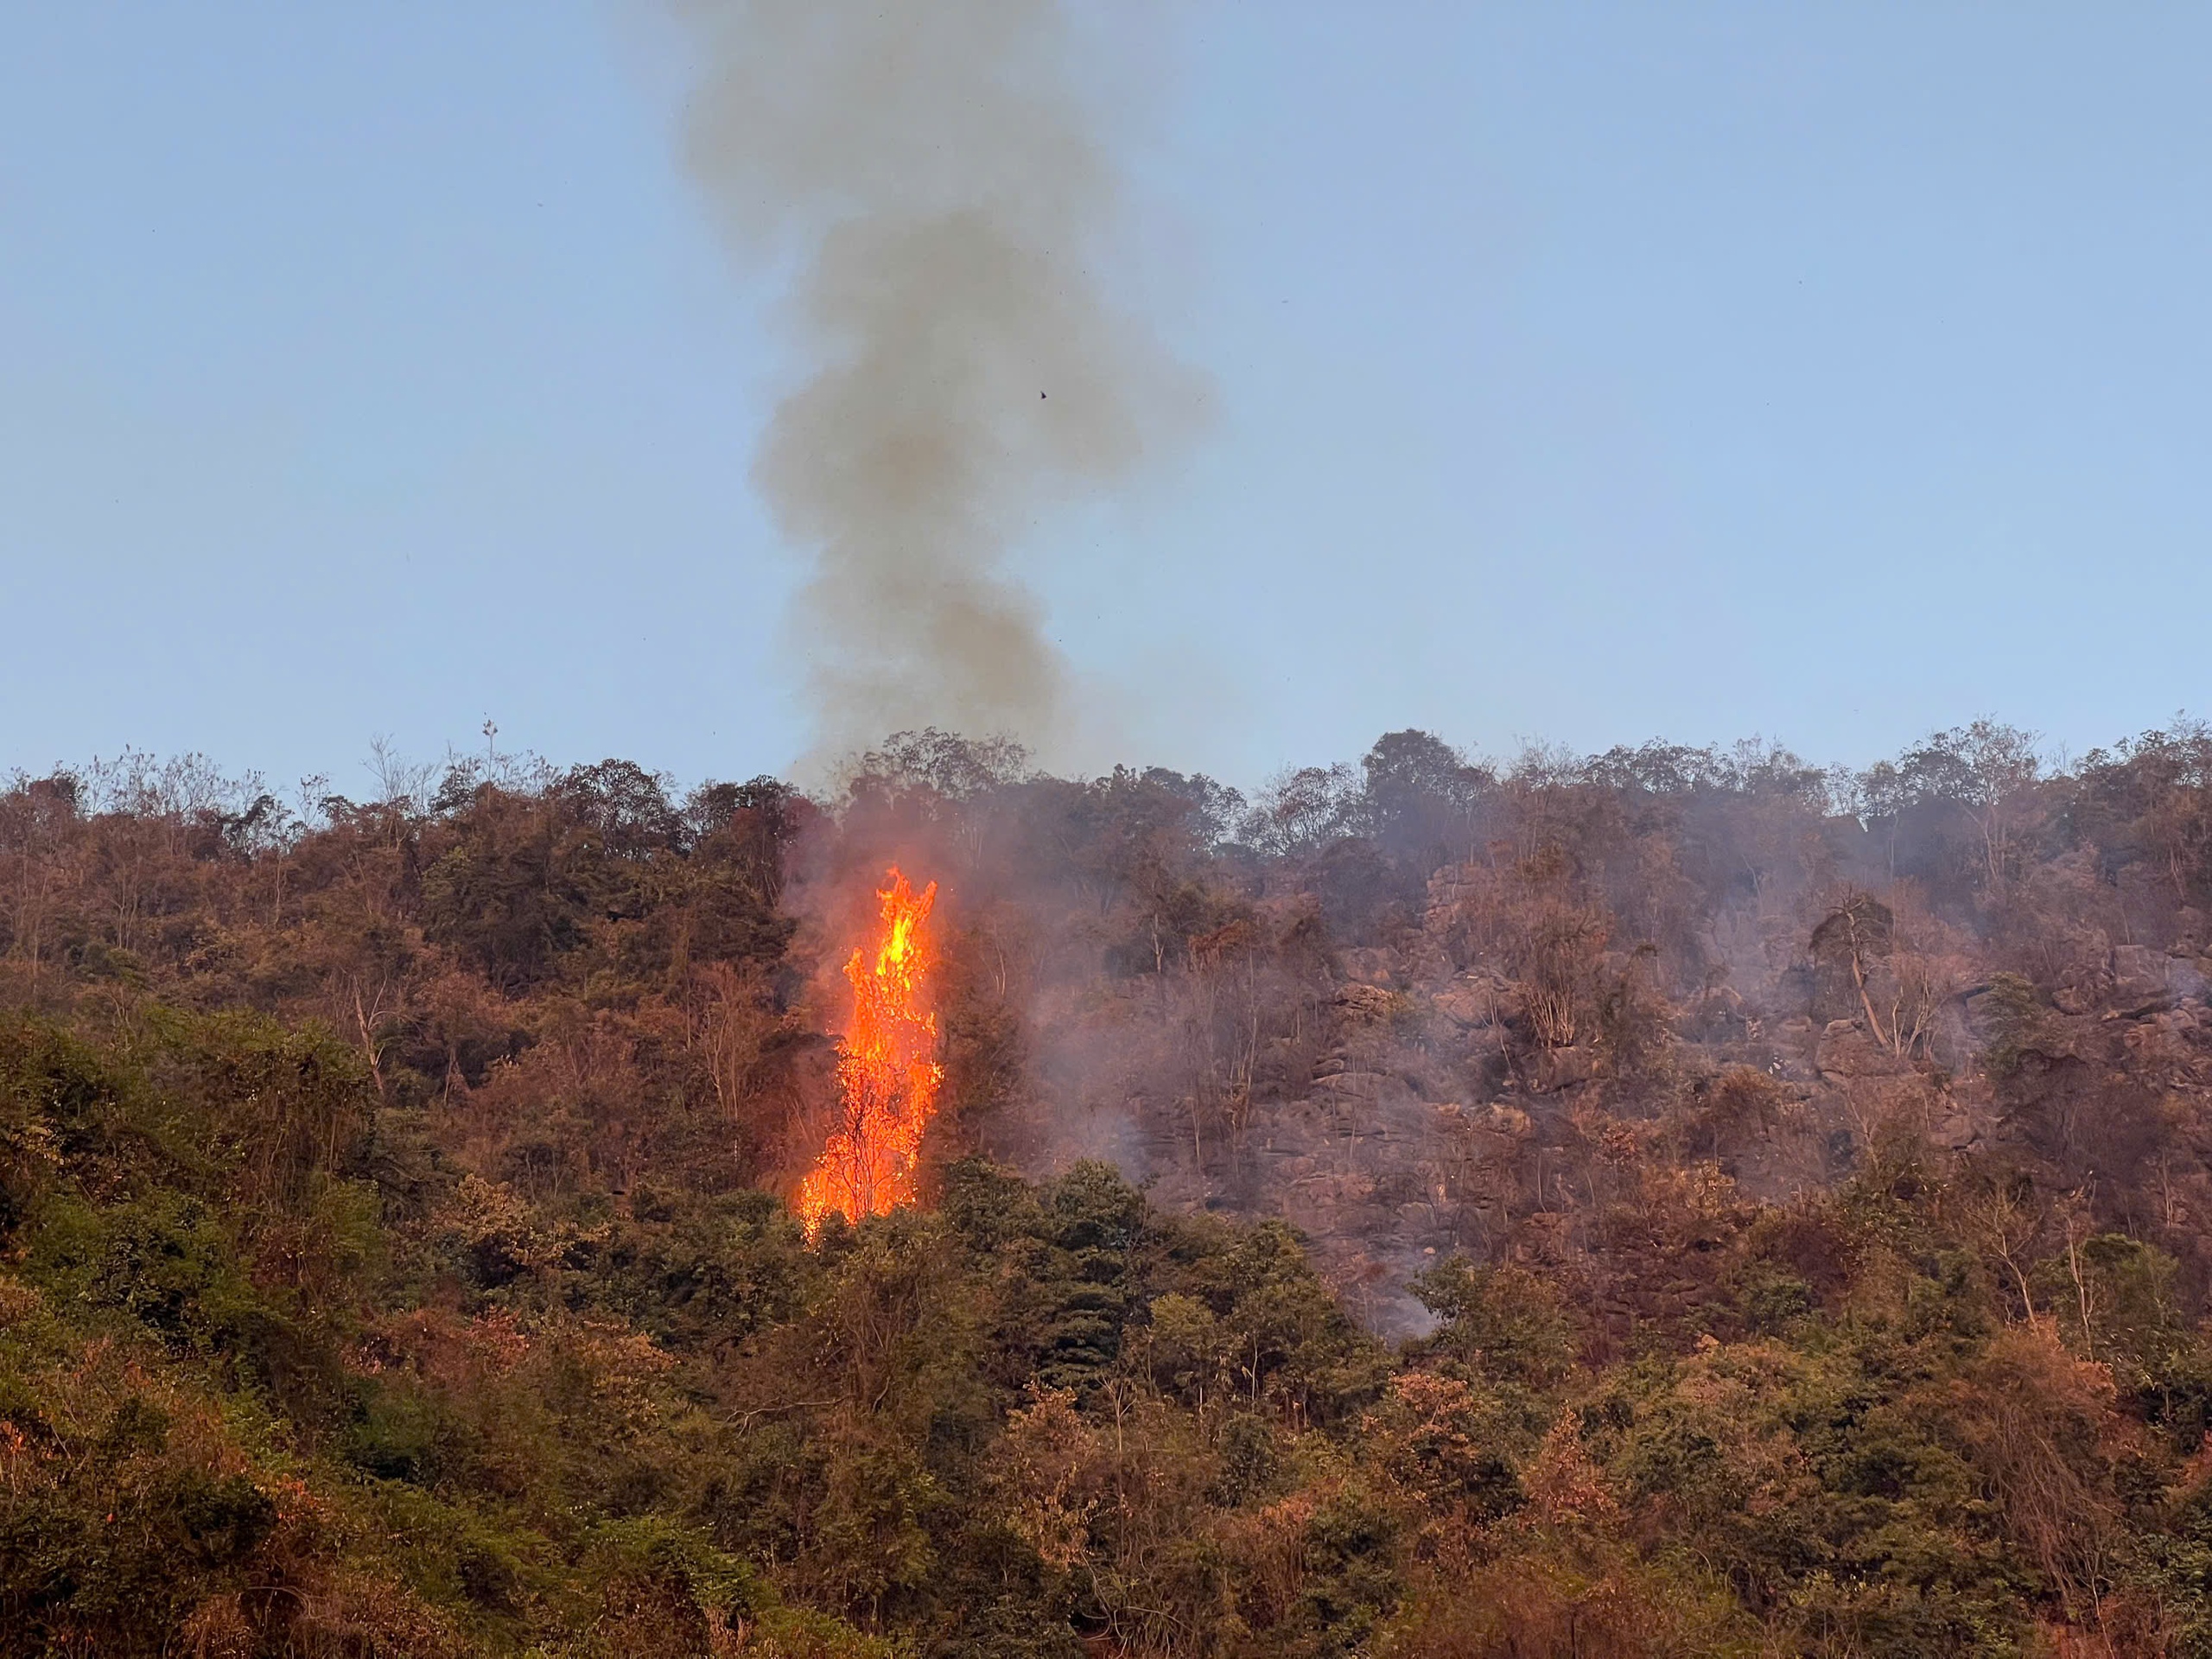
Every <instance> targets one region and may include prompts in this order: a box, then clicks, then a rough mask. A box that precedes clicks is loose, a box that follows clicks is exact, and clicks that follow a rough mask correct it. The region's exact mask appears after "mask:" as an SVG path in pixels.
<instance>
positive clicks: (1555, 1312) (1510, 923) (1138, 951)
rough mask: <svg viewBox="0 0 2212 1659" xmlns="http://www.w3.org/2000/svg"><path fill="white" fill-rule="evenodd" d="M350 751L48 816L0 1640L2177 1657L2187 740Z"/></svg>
mask: <svg viewBox="0 0 2212 1659" xmlns="http://www.w3.org/2000/svg"><path fill="white" fill-rule="evenodd" d="M378 760H379V764H380V773H379V783H378V798H377V799H374V800H371V801H365V802H364V801H355V800H352V799H348V798H342V797H340V796H339V795H336V794H333V793H329V792H328V791H327V785H325V786H322V787H321V788H320V789H317V790H311V791H308V798H302V799H300V800H296V801H287V800H285V799H283V798H280V797H279V796H278V795H277V793H276V792H274V791H268V790H266V789H264V788H263V787H261V786H260V785H258V784H257V783H256V782H254V781H252V780H247V781H246V782H244V783H240V782H239V781H238V780H234V779H226V778H224V777H223V776H221V775H220V774H219V772H217V771H216V770H215V769H214V768H213V767H212V766H209V765H207V763H206V762H204V761H201V760H197V759H188V760H180V761H175V762H170V763H156V762H153V761H150V760H144V759H143V758H136V757H134V758H130V759H129V760H126V761H124V763H122V764H119V765H107V766H90V767H86V768H82V769H79V770H78V771H75V772H56V773H54V774H52V775H50V776H46V777H41V778H31V777H19V778H17V779H16V780H15V781H14V783H13V784H12V785H11V786H10V788H9V789H8V790H7V791H6V792H5V793H4V794H3V795H0V1001H4V1012H0V1464H4V1479H5V1484H4V1487H0V1650H6V1651H11V1652H13V1651H21V1652H40V1651H48V1650H79V1651H98V1652H102V1653H124V1654H127V1653H135V1652H144V1653H149V1654H153V1653H159V1652H164V1651H168V1652H175V1651H178V1650H187V1651H198V1652H207V1653H217V1652H220V1653H238V1654H247V1653H258V1652H266V1653H278V1652H294V1653H366V1652H375V1653H380V1654H383V1653H410V1654H411V1653H423V1654H434V1653H435V1654H458V1653H464V1652H470V1653H474V1652H484V1653H499V1652H518V1653H519V1652H546V1653H578V1654H584V1653H605V1654H623V1653H638V1652H648V1651H649V1652H654V1653H702V1654H707V1653H715V1654H724V1653H740V1652H747V1653H758V1654H790V1655H834V1654H852V1655H862V1654H868V1655H873V1654H883V1655H890V1654H893V1653H916V1654H923V1653H926V1654H944V1655H954V1654H970V1653H990V1654H999V1655H1008V1656H1014V1655H1065V1656H1068V1659H1074V1656H1076V1655H1077V1654H1080V1653H1084V1652H1090V1653H1123V1654H1130V1655H1163V1656H1165V1655H1202V1654H1203V1655H1276V1654H1286V1655H1316V1656H1319V1655H1352V1654H1376V1655H1398V1656H1427V1655H1438V1656H1444V1655H1452V1656H1459V1655H1495V1656H1500V1659H1503V1656H1509V1655H1511V1656H1529V1655H1559V1656H1567V1655H1572V1654H1586V1653H1597V1652H1604V1653H1609V1654H1614V1653H1618V1654H1645V1655H1683V1656H1688V1655H1706V1654H1714V1655H1719V1654H1744V1655H1751V1654H1767V1653H1804V1654H1818V1655H1838V1656H1840V1655H1846V1654H1850V1655H1870V1654H1879V1655H1897V1656H1904V1655H1919V1654H1928V1653H1957V1654H1977V1655H1992V1656H1995V1655H2012V1654H2020V1653H2029V1652H2039V1651H2051V1652H2072V1653H2077V1654H2089V1653H2094V1654H2113V1655H2119V1654H2152V1653H2158V1654H2173V1655H2186V1654H2197V1653H2204V1652H2208V1651H2212V1565H2208V1563H2212V1556H2209V1555H2208V1554H2207V1553H2206V1552H2207V1548H2208V1539H2212V1532H2208V1530H2207V1529H2208V1522H2207V1519H2206V1517H2207V1516H2208V1514H2212V1509H2208V1505H2212V1486H2208V1485H2207V1472H2206V1462H2205V1459H2204V1458H2203V1456H2202V1449H2203V1447H2204V1446H2206V1445H2207V1444H2208V1441H2207V1438H2206V1436H2207V1432H2208V1429H2212V1338H2208V1336H2207V1334H2206V1332H2205V1329H2204V1325H2203V1319H2204V1314H2205V1312H2206V1298H2207V1294H2208V1290H2209V1289H2212V1252H2208V1246H2207V1243H2206V1239H2207V1232H2206V1228H2205V1225H2204V1221H2205V1217H2206V1216H2207V1215H2208V1213H2212V1011H2208V1008H2207V1001H2206V983H2207V976H2208V973H2212V931H2208V924H2207V915H2208V912H2212V736H2208V734H2206V732H2205V731H2204V730H2203V729H2202V728H2199V727H2197V726H2195V725H2193V724H2190V723H2187V722H2179V723H2177V724H2176V725H2174V726H2173V727H2171V728H2168V729H2165V730H2163V731H2158V732H2152V733H2147V734H2144V735H2142V736H2141V737H2139V738H2137V739H2135V740H2133V741H2129V742H2127V743H2125V744H2121V745H2119V746H2116V747H2113V748H2111V749H2109V750H2106V751H2101V752H2098V753H2092V754H2090V755H2088V756H2086V757H2084V758H2083V759H2082V760H2080V761H2079V762H2077V763H2075V764H2074V765H2072V766H2068V767H2065V768H2063V769H2053V768H2051V767H2050V766H2048V765H2046V764H2045V763H2044V762H2043V761H2042V760H2040V759H2039V757H2038V755H2037V750H2036V747H2035V746H2034V744H2033V743H2032V741H2030V740H2029V739H2027V738H2026V737H2024V735H2023V734H2020V733H2018V732H2015V731H2012V730H2010V729H2008V728H2004V727H2001V726H1998V725H1995V724H1993V723H1990V722H1980V723H1977V724H1975V725H1974V726H1971V727H1967V728H1961V729H1959V730H1955V731H1951V732H1947V733H1942V734H1936V735H1935V736H1933V737H1931V738H1930V739H1929V740H1928V741H1925V742H1923V743H1922V744H1920V745H1918V746H1916V747H1914V748H1913V749H1911V750H1910V751H1909V752H1908V753H1904V754H1903V755H1901V756H1899V757H1898V758H1897V760H1894V761H1891V762H1888V763H1885V764H1883V765H1879V766H1875V767H1872V768H1871V769H1869V770H1868V771H1866V772H1863V773H1859V774H1852V775H1846V774H1840V773H1834V772H1822V771H1821V770H1818V769H1815V768H1813V767H1810V766H1806V765H1804V764H1803V763H1802V762H1801V761H1799V760H1797V759H1796V757H1794V756H1792V755H1791V754H1789V753H1788V752H1787V751H1785V750H1782V749H1780V748H1777V747H1773V746H1770V745H1763V744H1746V745H1743V746H1740V747H1736V748H1734V749H1729V750H1715V749H1691V748H1684V747H1670V746H1666V745H1662V744H1652V745H1647V746H1645V747H1642V748H1639V749H1634V750H1626V749H1624V750H1615V751H1612V752H1610V753H1604V754H1599V755H1593V756H1572V755H1567V754H1562V753H1541V752H1538V753H1529V754H1525V755H1522V756H1521V757H1519V758H1518V759H1516V760H1482V759H1478V758H1471V757H1468V756H1465V755H1463V754H1461V753H1459V752H1457V751H1455V750H1453V749H1452V747H1449V746H1448V745H1446V744H1445V743H1443V742H1442V741H1439V740H1437V739H1435V738H1433V737H1432V736H1429V735H1427V734H1423V733H1421V732H1415V731H1406V732H1398V733H1394V734H1388V735H1386V736H1384V737H1383V738H1382V739H1381V740H1379V741H1377V742H1376V744H1375V745H1374V746H1373V747H1372V748H1371V749H1370V751H1369V752H1368V753H1366V754H1365V755H1364V756H1363V757H1362V758H1361V759H1360V760H1358V761H1357V762H1352V763H1347V764H1344V765H1338V766H1320V767H1313V768H1308V769H1305V770H1300V771H1294V772H1288V773H1287V774H1285V775H1283V776H1282V777H1281V778H1280V779H1277V780H1275V781H1274V783H1273V784H1271V785H1269V786H1268V788H1267V789H1265V790H1264V791H1259V792H1258V793H1257V794H1256V795H1255V796H1253V797H1251V798H1246V797H1244V796H1242V795H1240V794H1239V793H1238V792H1236V791H1233V790H1230V789H1227V788H1225V787H1224V786H1222V785H1218V784H1216V783H1214V782H1212V781H1211V780H1209V779H1204V778H1198V777H1192V776H1188V775H1184V774H1179V773H1176V772H1169V771H1165V770H1160V769H1157V768H1154V769H1145V770H1139V769H1126V768H1125V769H1117V770H1115V771H1113V772H1109V773H1107V774H1105V775H1103V776H1099V777H1095V778H1090V779H1068V778H1062V777H1056V776H1052V775H1050V774H1047V773H1043V772H1037V771H1035V770H1034V769H1033V767H1032V766H1031V764H1030V763H1029V761H1028V760H1027V756H1026V755H1025V753H1023V752H1022V751H1021V750H1020V748H1019V747H1016V746H1014V745H1011V744H1008V743H1005V742H995V743H994V742H981V741H966V740H963V739H961V738H957V737H954V736H951V735H948V734H944V733H942V732H938V731H923V732H918V733H912V734H904V735H901V736H899V737H897V738H894V739H893V740H891V741H887V742H886V743H884V744H882V745H880V747H877V748H875V749H874V750H873V751H871V752H869V753H867V754H866V755H865V756H864V758H863V759H862V760H861V762H860V763H859V765H858V766H857V767H856V769H855V772H853V774H852V775H851V776H850V778H849V780H848V783H847V785H846V786H845V787H844V788H843V789H842V791H840V793H839V794H838V795H837V796H836V797H835V798H822V799H817V798H809V797H807V796H805V795H804V794H801V793H799V792H798V791H794V790H793V789H791V788H790V787H789V786H787V785H782V784H779V783H777V782H775V781H773V780H770V779H758V780H754V781H753V782H751V783H747V784H711V783H710V784H707V785H701V786H699V787H697V788H696V789H693V790H690V791H688V792H679V791H676V790H675V789H674V788H673V787H672V786H671V785H670V784H669V782H668V781H667V780H666V779H662V778H660V777H658V776H656V775H654V774H653V773H652V772H647V771H645V770H644V769H642V768H640V767H638V766H634V765H632V764H629V763H627V762H623V761H620V760H608V761H605V762H602V763H600V764H598V765H595V766H576V767H571V768H568V769H565V770H563V769H557V768H553V767H550V766H544V765H543V764H541V763H537V762H535V761H530V760H518V759H516V758H513V757H508V756H503V755H500V754H499V753H495V752H487V753H486V755H485V756H483V757H482V758H480V759H478V760H457V761H454V762H451V763H448V765H446V766H440V767H417V766H409V765H408V764H406V763H405V762H404V761H403V760H399V759H398V758H397V757H395V756H393V755H391V754H390V753H383V754H380V755H379V757H378ZM894 856H895V857H897V858H899V860H901V861H903V862H904V864H905V865H906V867H907V868H910V869H911V870H912V872H913V873H915V874H917V875H926V876H928V877H931V878H932V879H935V880H938V882H939V883H940V884H941V891H942V898H941V900H940V902H941V905H942V910H941V912H940V918H939V919H940V923H941V925H942V927H943V930H944V931H943V933H942V935H941V943H942V948H943V950H944V969H943V972H942V974H941V976H940V981H939V983H938V987H937V996H938V1010H939V1014H940V1017H941V1021H942V1029H943V1033H944V1047H943V1055H942V1058H943V1060H944V1066H945V1072H946V1077H945V1085H944V1113H943V1116H941V1117H940V1118H939V1119H938V1122H936V1123H935V1125H933V1127H932V1129H931V1136H930V1140H929V1142H928V1144H927V1147H926V1154H925V1182H924V1186H925V1205H924V1207H923V1208H922V1209H921V1210H919V1211H898V1212H896V1213H894V1214H893V1215H891V1216H889V1217H882V1218H878V1219H871V1220H868V1221H867V1222H864V1223H863V1224H861V1225H860V1226H859V1227H858V1228H856V1229H845V1228H843V1227H842V1226H840V1225H839V1224H836V1223H835V1222H834V1221H833V1222H832V1223H831V1224H829V1230H828V1231H827V1232H826V1234H825V1236H824V1237H823V1240H822V1242H821V1243H819V1244H818V1245H817V1246H814V1247H810V1246H809V1245H808V1244H807V1243H805V1242H804V1238H803V1237H802V1235H801V1233H800V1231H799V1229H798V1224H797V1223H796V1221H795V1220H794V1219H793V1217H791V1214H790V1212H789V1211H788V1209H787V1208H786V1206H785V1203H784V1202H783V1198H782V1195H785V1194H787V1193H788V1192H790V1191H791V1188H792V1186H793V1185H794V1183H795V1182H796V1180H797V1179H798V1175H799V1174H800V1173H803V1172H804V1169H805V1168H806V1167H807V1166H808V1164H809V1162H810V1160H811V1159H812V1157H813V1156H814V1155H815V1154H816V1153H817V1151H818V1150H819V1147H820V1146H821V1141H822V1136H823V1133H824V1131H825V1128H826V1125H827V1123H828V1122H829V1113H830V1111H831V1109H832V1107H833V1104H834V1102H833V1099H832V1090H833V1087H834V1084H833V1077H832V1066H833V1061H834V1047H833V1040H834V1037H835V1034H836V1021H837V1020H838V1019H839V1017H840V1014H841V1007H840V1004H839V1003H838V1002H837V1001H836V999H835V997H834V995H831V990H832V988H834V983H835V981H836V963H837V962H838V961H839V959H840V952H841V950H842V948H843V947H844V945H845V944H847V943H848V942H849V939H850V938H852V937H853V934H852V930H853V928H854V926H855V924H856V921H857V918H859V917H860V916H861V914H863V913H864V912H865V911H866V909H867V907H868V895H869V891H870V889H871V888H872V887H873V886H874V883H875V882H876V881H877V880H878V879H879V878H880V874H881V870H882V867H883V864H884V862H885V861H887V859H889V858H891V857H894Z"/></svg>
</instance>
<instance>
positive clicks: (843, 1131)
mask: <svg viewBox="0 0 2212 1659" xmlns="http://www.w3.org/2000/svg"><path fill="white" fill-rule="evenodd" d="M889 877H890V883H891V885H890V886H888V887H884V888H882V889H880V890H879V891H878V892H877V893H876V895H875V896H876V899H877V900H878V901H879V904H880V915H881V926H880V931H879V932H878V933H877V935H876V938H875V943H874V947H873V950H867V949H863V950H855V951H854V952H853V954H852V957H851V959H850V960H849V961H848V962H847V963H845V977H846V978H847V979H848V980H849V981H851V982H852V987H853V1017H852V1022H851V1024H850V1025H849V1027H847V1028H846V1032H845V1036H844V1039H843V1040H842V1042H840V1043H839V1044H838V1046H837V1089H838V1095H839V1098H840V1101H841V1103H842V1107H843V1112H842V1118H841V1120H840V1122H838V1125H837V1127H836V1128H835V1129H833V1130H831V1131H830V1135H829V1143H828V1144H827V1145H826V1146H824V1147H823V1149H822V1156H821V1158H820V1159H819V1160H817V1161H816V1163H815V1166H814V1168H813V1169H812V1170H811V1171H810V1173H808V1175H807V1178H806V1179H805V1180H804V1182H802V1183H801V1184H800V1186H799V1190H798V1213H799V1217H800V1219H801V1220H803V1221H804V1223H805V1224H806V1232H807V1236H808V1237H810V1238H811V1237H813V1236H815V1234H817V1232H819V1231H820V1230H821V1227H822V1220H823V1217H825V1216H827V1215H828V1214H829V1212H830V1211H833V1210H835V1211H837V1212H838V1213H839V1214H841V1215H842V1216H843V1217H845V1219H846V1220H847V1221H849V1222H850V1221H858V1220H859V1219H860V1218H861V1217H862V1216H880V1215H885V1214H887V1213H888V1212H889V1211H891V1210H892V1209H893V1207H894V1206H896V1205H901V1204H912V1202H913V1201H914V1166H915V1163H916V1161H917V1160H918V1157H919V1156H920V1154H921V1147H922V1132H923V1131H924V1130H925V1129H926V1128H928V1127H929V1122H930V1119H931V1117H933V1116H936V1113H937V1091H938V1084H940V1083H942V1082H943V1081H944V1067H943V1066H941V1065H938V1063H937V1014H936V1012H935V1010H933V1009H932V1008H931V1007H929V1001H928V983H927V982H928V978H929V975H930V971H931V969H933V968H934V967H936V965H937V942H936V940H935V939H934V938H931V934H930V927H929V919H930V907H931V905H933V904H935V903H936V901H937V883H936V882H934V881H932V882H931V883H930V884H929V885H928V886H927V887H924V888H923V889H922V890H921V892H920V893H916V892H915V891H914V890H913V888H912V887H910V886H908V885H907V881H906V877H905V876H904V875H902V874H899V870H898V868H896V867H895V866H894V867H893V868H892V869H891V871H890V872H889Z"/></svg>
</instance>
